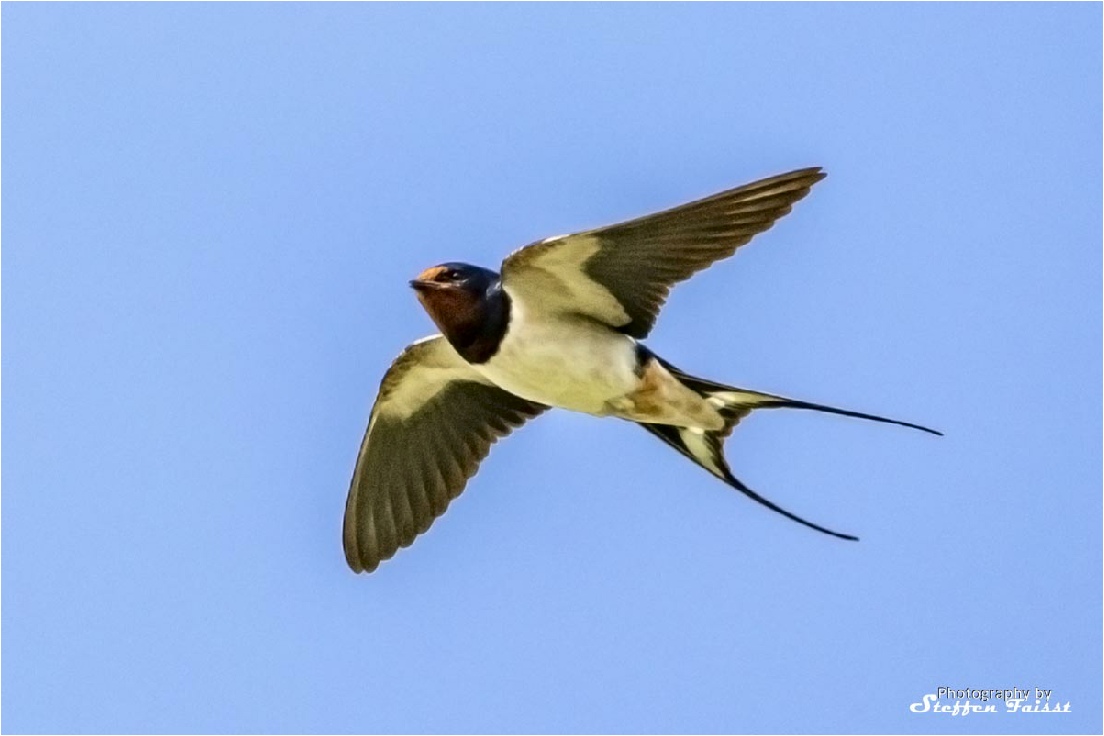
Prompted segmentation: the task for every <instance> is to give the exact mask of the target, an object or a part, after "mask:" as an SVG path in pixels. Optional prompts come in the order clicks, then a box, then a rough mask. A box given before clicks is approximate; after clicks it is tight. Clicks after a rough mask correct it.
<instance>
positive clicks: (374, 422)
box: [342, 336, 547, 572]
mask: <svg viewBox="0 0 1104 736" xmlns="http://www.w3.org/2000/svg"><path fill="white" fill-rule="evenodd" d="M546 408H547V407H545V406H543V405H542V404H537V403H534V402H532V401H527V400H525V399H522V398H519V397H517V396H514V395H513V394H511V393H509V392H507V391H504V390H503V389H500V388H498V387H496V386H493V385H491V384H489V383H487V382H486V381H485V380H484V379H483V378H482V377H481V376H480V375H479V374H478V373H476V372H475V371H474V370H473V369H472V368H471V366H470V365H468V364H467V362H465V361H464V359H463V358H461V357H460V356H459V355H457V354H456V351H455V350H453V349H452V347H451V346H450V345H449V344H448V342H447V341H445V339H444V338H442V337H440V336H436V337H434V338H430V339H428V340H423V341H420V342H417V343H415V344H414V345H411V346H410V347H408V348H407V349H406V350H405V351H403V353H402V354H401V355H400V356H399V357H398V358H397V359H396V360H395V362H394V363H393V364H392V366H391V368H390V370H388V372H387V374H386V375H385V376H384V378H383V382H382V383H381V384H380V392H379V397H378V398H377V399H376V404H375V406H374V407H373V408H372V413H371V416H370V419H369V421H368V430H367V432H365V435H364V441H363V442H362V443H361V447H360V453H359V454H358V456H357V464H356V469H355V471H354V472H353V480H352V483H351V485H350V488H349V497H348V501H347V502H346V505H345V523H344V532H343V535H342V539H343V544H344V547H345V558H346V560H347V561H348V563H349V567H351V568H352V569H353V570H354V571H356V572H364V571H367V572H370V571H372V570H374V569H376V567H378V566H379V564H380V563H381V562H382V561H384V560H386V559H389V558H390V557H392V556H393V555H394V554H395V552H397V551H398V550H399V549H400V548H402V547H406V546H409V545H410V544H411V543H412V542H413V541H414V539H415V538H416V537H417V536H418V535H419V534H422V533H423V532H425V531H426V530H427V529H429V527H430V525H431V524H432V523H433V521H434V520H435V519H436V518H437V517H438V516H440V515H441V514H443V513H444V512H445V509H447V508H448V505H449V502H450V501H452V499H454V498H456V497H457V496H458V495H460V492H461V491H462V490H464V486H465V484H466V483H467V481H468V479H469V478H471V476H473V475H474V474H475V472H476V470H477V469H478V468H479V463H480V462H481V461H482V460H483V458H485V457H486V456H487V453H488V452H490V448H491V445H492V444H494V443H495V442H496V441H497V440H498V439H499V438H500V437H503V436H505V435H507V434H509V432H510V431H512V430H513V429H515V428H517V427H519V426H521V425H522V424H523V423H524V422H525V421H526V420H528V419H531V418H532V417H535V416H536V415H538V414H540V413H541V412H542V411H544V410H545V409H546Z"/></svg>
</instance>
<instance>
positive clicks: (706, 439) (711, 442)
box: [640, 356, 943, 541]
mask: <svg viewBox="0 0 1104 736" xmlns="http://www.w3.org/2000/svg"><path fill="white" fill-rule="evenodd" d="M655 358H656V360H659V361H660V363H661V364H662V365H663V367H664V368H666V369H667V370H668V371H669V372H670V373H671V375H673V376H674V377H675V378H677V379H678V380H679V381H680V382H681V383H682V384H683V385H684V386H686V387H687V388H690V389H692V390H694V391H696V392H697V393H698V394H700V395H701V396H702V398H704V399H706V400H707V401H709V402H710V403H711V404H712V405H713V407H714V408H715V409H716V410H717V411H718V413H720V415H721V416H722V417H723V418H724V421H725V424H724V427H723V428H722V429H719V430H716V431H709V430H703V429H696V428H687V427H676V426H674V425H671V424H646V423H640V426H641V427H643V428H644V429H646V430H648V432H650V433H652V434H654V435H655V436H656V437H658V438H660V439H661V440H663V441H664V442H666V443H667V444H668V445H670V446H671V447H673V448H675V449H676V450H678V451H679V452H680V453H682V454H683V455H685V456H686V457H688V458H689V459H690V460H693V461H694V462H695V463H696V464H698V465H700V466H701V467H703V468H705V469H706V470H708V471H709V472H710V473H712V474H713V475H715V476H716V477H718V478H720V479H721V480H723V481H724V482H725V483H727V484H728V485H730V486H732V487H733V488H735V489H736V490H738V491H740V492H741V493H743V494H744V495H745V496H747V497H748V498H750V499H752V500H753V501H756V502H758V503H761V504H763V505H764V506H766V507H767V508H768V509H770V510H771V511H775V512H777V513H779V514H782V515H783V516H785V517H786V518H787V519H792V520H793V521H796V522H797V523H798V524H804V525H805V526H807V527H809V528H811V529H816V530H817V531H818V532H823V533H824V534H830V535H832V536H833V537H839V538H840V539H850V540H853V541H857V540H858V537H856V536H853V535H851V534H841V533H840V532H834V531H832V530H831V529H827V528H825V527H822V526H820V525H819V524H814V523H812V522H811V521H806V520H805V519H802V518H801V517H800V516H798V515H797V514H794V513H791V512H789V511H787V510H786V509H784V508H782V507H781V506H779V505H777V504H775V503H773V502H771V501H768V500H767V499H765V498H763V497H762V496H760V495H759V494H758V493H756V492H755V491H753V490H751V489H750V488H748V487H747V486H745V485H744V484H743V483H741V482H740V481H739V480H737V478H736V477H735V476H733V475H732V471H731V470H729V467H728V463H727V462H726V461H725V457H724V441H725V439H727V438H728V436H729V435H730V434H732V430H733V428H734V427H735V426H736V425H737V424H738V423H739V422H740V420H741V419H743V418H744V417H746V416H747V415H748V414H750V413H751V412H752V411H754V410H755V409H811V410H813V411H822V412H827V413H829V414H842V415H843V416H847V417H857V418H859V419H869V420H870V421H873V422H884V423H886V424H898V425H900V426H902V427H911V428H912V429H918V430H920V431H921V432H928V433H930V434H935V435H942V434H943V433H942V432H937V431H936V430H934V429H929V428H928V427H923V426H921V425H919V424H913V423H911V422H900V421H897V420H896V419H887V418H885V417H879V416H876V415H874V414H864V413H862V412H857V411H848V410H846V409H836V408H834V407H831V406H824V405H822V404H813V403H810V402H808V401H794V400H793V399H787V398H783V397H781V396H774V395H772V394H765V393H761V392H759V391H748V390H746V389H741V388H733V387H732V386H726V385H724V384H720V383H714V382H713V381H707V380H705V379H702V378H695V377H694V376H690V375H688V374H686V373H683V372H682V371H680V370H679V369H678V368H675V367H674V366H673V365H671V364H670V363H668V362H667V361H665V360H663V359H662V358H659V357H658V356H655Z"/></svg>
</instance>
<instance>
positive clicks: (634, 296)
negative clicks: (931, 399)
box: [344, 169, 938, 572]
mask: <svg viewBox="0 0 1104 736" xmlns="http://www.w3.org/2000/svg"><path fill="white" fill-rule="evenodd" d="M823 176H824V175H823V174H822V173H821V172H820V170H819V169H801V170H798V171H793V172H790V173H788V174H782V175H780V176H776V177H772V178H770V179H764V180H761V181H758V182H754V183H752V184H748V185H745V186H743V187H738V188H736V189H732V190H728V191H726V192H721V193H720V194H717V195H714V196H713V197H708V198H706V199H703V200H699V201H697V202H691V203H689V204H687V205H683V206H681V207H677V208H675V209H672V210H667V211H665V212H660V213H657V214H654V215H648V216H645V217H643V218H639V219H637V220H631V221H629V222H625V223H621V224H618V225H612V226H609V227H606V228H600V229H598V230H592V231H588V232H584V233H579V234H575V235H567V236H559V237H556V238H548V239H545V240H542V241H539V242H537V243H534V244H532V245H529V246H526V247H524V248H522V249H520V250H518V251H516V252H514V253H513V254H511V255H510V256H509V257H507V258H506V260H505V261H503V264H502V270H501V273H499V272H496V271H492V270H490V269H486V268H481V267H478V266H469V265H467V264H462V263H445V264H442V265H440V266H435V267H433V268H430V269H427V270H426V271H424V272H423V273H422V274H420V275H419V277H418V278H417V279H415V280H414V281H412V282H411V286H413V287H414V289H415V290H416V291H417V295H418V298H419V301H421V303H422V306H423V307H424V308H425V310H426V312H427V313H428V314H429V316H430V317H431V318H432V319H433V321H434V323H436V325H437V326H438V328H439V329H440V330H441V334H440V335H434V336H431V337H428V338H425V339H423V340H419V341H417V342H415V343H414V344H412V345H411V346H410V347H408V348H407V349H406V350H405V351H404V352H403V353H402V355H400V356H399V358H397V359H396V361H395V362H394V364H393V365H392V366H391V369H390V370H389V371H388V372H387V375H386V376H385V377H384V379H383V382H382V383H381V386H380V394H379V397H378V398H377V400H376V404H375V406H374V407H373V409H372V415H371V418H370V419H369V424H368V431H367V432H366V433H365V438H364V441H363V443H362V444H361V451H360V454H359V456H358V458H357V467H356V471H355V472H354V475H353V481H352V485H351V488H350V491H349V498H348V502H347V504H346V512H345V527H344V543H345V554H346V559H347V560H348V562H349V565H350V567H352V568H353V570H355V571H357V572H360V571H365V570H367V571H370V570H373V569H375V568H376V567H377V566H378V565H379V563H380V562H381V561H382V560H385V559H387V558H389V557H391V555H393V554H394V553H395V552H396V551H397V550H398V549H399V548H400V547H404V546H406V545H408V544H410V543H411V542H412V541H413V540H414V538H415V537H416V536H417V535H418V534H420V533H422V532H424V531H425V530H426V529H428V528H429V525H430V524H431V523H432V522H433V520H434V519H435V518H436V517H438V516H440V515H441V514H442V513H443V512H444V510H445V508H446V507H447V506H448V504H449V502H450V501H451V500H452V498H454V497H455V496H456V495H458V494H459V493H460V491H461V490H463V488H464V485H465V484H466V482H467V480H468V478H470V477H471V476H472V475H474V473H475V471H476V470H477V468H478V465H479V462H480V461H481V460H482V459H483V457H484V456H485V455H486V454H487V452H488V451H489V449H490V446H491V444H493V443H494V442H495V441H496V440H497V439H498V438H499V437H502V436H504V435H506V434H508V433H509V432H510V431H511V430H512V429H514V428H515V427H517V426H520V425H521V424H522V423H524V422H525V421H527V420H528V419H531V418H533V417H535V416H537V415H538V414H540V413H541V412H543V411H545V410H547V409H548V408H553V407H554V408H560V409H566V410H569V411H576V412H582V413H586V414H591V415H595V416H599V417H606V416H609V417H617V418H620V419H623V420H627V421H631V422H635V423H637V424H639V425H640V426H641V427H643V428H644V429H645V430H647V431H648V432H649V433H651V434H653V435H655V436H656V437H657V438H659V439H660V440H662V441H663V442H665V443H666V444H668V445H669V446H671V447H672V448H674V449H675V450H677V451H678V452H680V453H682V454H683V455H684V456H686V457H687V458H688V459H690V460H692V461H693V462H694V463H696V464H698V465H699V466H701V467H702V468H704V469H705V470H707V471H708V472H710V473H711V474H713V475H714V476H716V477H717V478H719V479H721V480H723V481H724V482H725V483H727V484H728V485H729V486H731V487H733V488H735V489H737V490H739V491H740V492H742V493H744V494H745V495H747V496H749V497H750V498H752V499H754V500H755V501H757V502H759V503H761V504H763V505H765V506H767V507H768V508H770V509H771V510H773V511H776V512H778V513H781V514H783V515H785V516H786V517H788V518H790V519H793V520H794V521H797V522H799V523H801V524H804V525H806V526H809V527H812V528H814V529H816V530H818V531H821V532H824V533H826V534H831V535H834V536H837V537H842V538H845V539H854V537H852V536H850V535H846V534H839V533H837V532H833V531H830V530H828V529H825V528H824V527H821V526H818V525H816V524H813V523H810V522H808V521H805V520H804V519H802V518H800V517H798V516H796V515H794V514H792V513H790V512H788V511H786V510H784V509H782V508H780V507H778V506H776V505H775V504H774V503H772V502H770V501H768V500H766V499H765V498H763V497H761V496H759V495H758V494H756V493H755V492H754V491H752V490H751V489H749V488H747V487H746V486H744V485H743V484H742V483H741V482H740V481H738V480H737V479H736V478H735V477H734V476H733V475H732V473H731V471H730V470H729V468H728V464H727V463H726V461H725V459H724V454H723V444H724V441H725V439H726V438H727V437H728V436H729V434H731V432H732V430H733V429H734V427H735V426H736V424H737V423H738V422H739V421H740V420H741V419H743V418H744V417H745V416H747V415H748V414H749V413H750V412H751V411H752V410H753V409H762V408H778V407H790V408H801V409H813V410H817V411H824V412H829V413H834V414H843V415H847V416H855V417H860V418H864V419H870V420H874V421H879V422H887V423H892V424H901V425H904V426H909V427H913V428H916V429H921V430H924V431H927V432H932V433H935V434H938V433H936V432H934V431H933V430H930V429H927V428H926V427H921V426H919V425H915V424H909V423H907V422H898V421H895V420H891V419H885V418H883V417H878V416H874V415H870V414H862V413H859V412H851V411H846V410H842V409H835V408H832V407H828V406H824V405H820V404H812V403H808V402H802V401H794V400H791V399H786V398H783V397H781V396H776V395H773V394H767V393H762V392H758V391H751V390H746V389H739V388H735V387H732V386H728V385H725V384H721V383H716V382H713V381H708V380H704V379H700V378H695V377H694V376H691V375H689V374H687V373H684V372H683V371H681V370H679V369H678V368H675V367H674V366H673V365H671V364H670V363H668V362H667V361H665V360H663V359H662V358H660V357H659V356H657V355H656V354H655V353H653V352H652V351H651V350H650V349H649V348H648V347H647V346H645V345H644V344H643V342H641V339H642V338H643V337H645V336H646V335H647V333H648V332H649V331H650V329H651V327H652V325H653V324H654V322H655V318H656V316H657V314H658V311H659V308H660V307H661V306H662V304H663V302H664V301H665V299H666V296H667V293H668V291H669V289H670V287H671V286H672V285H673V284H675V283H677V282H679V281H682V280H684V279H686V278H689V276H691V275H692V274H693V273H694V272H695V271H698V270H700V269H702V268H705V267H707V266H708V265H709V264H710V263H712V262H713V261H715V260H718V259H720V258H724V257H727V256H729V255H732V253H733V252H734V251H735V250H736V248H737V247H738V246H740V245H742V244H744V243H746V242H747V241H748V240H750V239H751V237H752V236H754V235H755V234H756V233H758V232H762V231H763V230H766V229H767V228H769V227H770V226H771V225H772V224H773V223H774V222H775V221H776V220H777V219H778V218H779V217H781V216H782V215H784V214H786V213H787V212H789V210H790V207H791V205H792V204H793V203H794V202H796V201H797V200H799V199H801V198H802V197H804V196H805V194H807V193H808V191H809V188H810V187H811V186H812V185H813V184H814V183H815V182H817V181H819V180H820V179H822V178H823Z"/></svg>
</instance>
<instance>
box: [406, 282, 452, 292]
mask: <svg viewBox="0 0 1104 736" xmlns="http://www.w3.org/2000/svg"><path fill="white" fill-rule="evenodd" d="M410 288H411V289H413V290H414V291H434V290H437V289H441V288H444V284H439V283H437V282H436V281H423V280H422V279H412V280H411V281H410Z"/></svg>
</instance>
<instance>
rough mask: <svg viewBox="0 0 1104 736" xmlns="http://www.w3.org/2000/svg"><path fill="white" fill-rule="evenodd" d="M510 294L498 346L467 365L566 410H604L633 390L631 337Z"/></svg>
mask: <svg viewBox="0 0 1104 736" xmlns="http://www.w3.org/2000/svg"><path fill="white" fill-rule="evenodd" d="M510 297H511V309H510V322H509V325H508V327H507V328H506V334H505V335H504V336H503V338H502V342H501V343H500V345H499V349H498V351H497V352H496V353H495V355H494V356H493V357H492V358H491V359H490V360H488V361H487V362H485V363H482V364H479V365H474V366H473V367H474V368H475V369H476V370H477V371H479V372H480V373H482V374H483V375H484V376H485V377H486V378H488V379H489V380H490V381H492V382H494V383H495V384H496V385H498V386H500V387H502V388H504V389H506V390H507V391H510V392H511V393H513V394H516V395H518V396H521V397H522V398H525V399H529V400H530V401H539V402H541V403H543V404H548V405H550V406H556V407H560V408H563V409H570V410H572V411H581V412H586V413H589V414H605V413H607V412H608V402H610V401H612V400H615V399H618V398H620V397H622V396H624V395H625V394H627V393H629V392H630V391H632V390H633V389H634V387H635V386H636V383H637V375H636V344H635V342H634V341H633V339H632V338H630V337H628V336H626V335H622V334H620V333H618V332H614V331H613V330H612V329H610V328H609V327H607V326H606V325H603V324H600V323H598V322H595V321H593V320H591V319H588V318H586V317H583V316H575V315H565V314H561V313H557V314H551V315H544V314H541V313H540V311H539V310H534V309H532V308H530V307H529V305H527V304H525V303H523V302H521V301H520V300H518V299H517V298H516V297H515V296H514V295H513V294H510Z"/></svg>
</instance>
